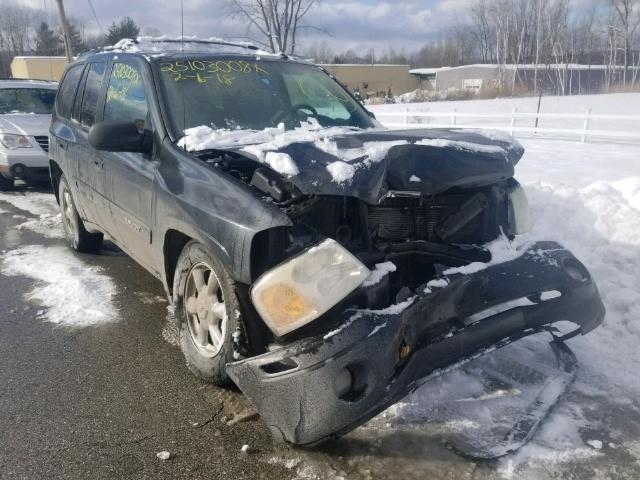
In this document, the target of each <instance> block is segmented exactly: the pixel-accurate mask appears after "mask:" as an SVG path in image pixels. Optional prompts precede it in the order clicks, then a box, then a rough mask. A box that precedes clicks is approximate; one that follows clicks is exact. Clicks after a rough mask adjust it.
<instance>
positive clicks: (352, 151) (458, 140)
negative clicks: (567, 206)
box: [238, 129, 524, 204]
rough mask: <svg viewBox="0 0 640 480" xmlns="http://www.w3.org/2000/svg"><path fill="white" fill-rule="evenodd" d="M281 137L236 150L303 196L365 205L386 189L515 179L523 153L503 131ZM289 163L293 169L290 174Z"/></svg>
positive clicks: (429, 189)
mask: <svg viewBox="0 0 640 480" xmlns="http://www.w3.org/2000/svg"><path fill="white" fill-rule="evenodd" d="M283 143H285V144H284V145H283V146H281V147H280V148H273V147H274V146H275V145H274V144H273V142H271V143H267V144H261V145H257V146H250V147H244V148H241V149H238V151H239V152H240V153H244V154H247V153H248V154H249V155H252V156H254V157H255V158H256V159H258V160H259V161H262V162H264V163H267V164H268V165H269V166H270V167H271V168H272V169H274V170H276V171H279V172H280V173H281V174H284V176H287V177H288V179H289V180H290V181H291V182H293V183H294V184H295V185H296V187H298V188H299V189H300V191H302V192H303V193H305V194H320V195H348V196H352V197H356V198H359V199H361V200H363V201H365V202H367V203H370V204H377V203H379V202H380V200H381V199H382V197H383V196H384V195H385V194H386V193H388V192H389V191H390V190H395V191H417V192H421V193H423V194H426V195H433V194H436V193H439V192H443V191H445V190H447V189H449V188H451V187H479V186H485V185H491V184H493V183H495V182H497V181H500V180H505V179H508V178H510V177H512V176H513V174H514V166H515V165H516V164H517V163H518V161H519V160H520V158H521V157H522V154H523V153H524V149H523V148H522V146H521V145H520V144H519V143H518V142H517V141H514V140H512V139H511V137H509V136H507V135H506V134H504V133H500V132H498V133H495V132H486V133H485V134H481V133H477V132H472V131H465V130H448V129H447V130H444V129H437V130H436V129H421V130H396V131H392V130H386V131H385V130H378V131H363V132H357V133H348V134H344V135H338V136H332V137H324V138H322V139H320V140H316V141H301V142H293V143H288V144H287V143H286V142H283ZM274 154H275V155H274ZM287 157H288V158H287ZM289 160H290V161H291V162H293V164H291V163H289ZM293 167H295V168H293ZM292 168H293V172H295V171H297V174H295V175H291V173H292Z"/></svg>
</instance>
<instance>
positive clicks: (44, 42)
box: [0, 0, 151, 78]
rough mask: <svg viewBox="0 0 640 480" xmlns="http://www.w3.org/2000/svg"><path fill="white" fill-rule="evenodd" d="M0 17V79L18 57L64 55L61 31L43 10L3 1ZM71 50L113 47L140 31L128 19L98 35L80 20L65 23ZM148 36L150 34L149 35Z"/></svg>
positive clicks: (7, 73) (5, 76) (77, 52)
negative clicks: (69, 37) (14, 58)
mask: <svg viewBox="0 0 640 480" xmlns="http://www.w3.org/2000/svg"><path fill="white" fill-rule="evenodd" d="M1 9H2V11H1V13H0V78H7V77H9V76H10V74H11V71H10V70H11V69H10V65H11V60H12V59H13V57H14V56H20V55H43V56H62V55H64V42H63V39H62V31H61V29H60V25H59V22H58V20H57V17H55V18H56V20H53V21H52V20H51V17H52V16H53V15H51V14H48V12H46V11H45V10H44V9H38V8H32V7H29V6H24V5H20V4H18V3H17V2H15V1H6V0H5V1H4V2H2V5H1ZM68 21H69V33H70V36H71V49H72V51H73V54H74V55H78V54H80V53H82V52H85V51H87V50H92V49H95V48H100V47H103V46H106V45H113V44H115V43H116V42H118V40H120V39H122V38H135V37H137V36H138V35H139V33H140V27H139V26H138V25H137V24H136V23H135V21H134V20H133V19H131V18H129V17H124V18H123V19H121V20H120V21H119V22H113V23H112V24H111V25H110V26H109V28H108V30H107V31H106V32H105V33H104V34H102V33H91V32H89V31H87V29H86V28H85V25H84V23H83V22H82V21H81V20H78V19H75V18H73V17H71V18H69V19H68ZM150 33H151V32H150Z"/></svg>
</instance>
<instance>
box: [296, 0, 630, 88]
mask: <svg viewBox="0 0 640 480" xmlns="http://www.w3.org/2000/svg"><path fill="white" fill-rule="evenodd" d="M461 17H462V19H461V20H459V22H458V23H457V24H455V25H452V26H450V27H447V28H446V29H445V30H443V31H442V32H440V35H439V36H438V38H437V39H434V40H432V41H430V42H427V43H425V45H424V46H423V47H421V48H419V49H417V50H415V51H413V52H409V53H407V52H404V51H400V52H398V51H397V50H394V49H393V48H390V47H388V48H387V49H385V50H384V51H375V50H374V49H369V50H367V51H364V52H357V51H354V50H346V51H341V52H335V51H333V50H332V49H331V48H330V47H329V46H328V44H327V43H326V42H320V43H316V44H314V45H310V46H309V47H308V48H307V49H306V51H305V54H306V56H308V57H311V58H314V59H316V61H319V62H323V63H401V64H409V65H411V66H412V67H414V68H417V67H441V66H458V65H466V64H473V63H485V64H487V63H488V64H497V65H499V66H501V67H503V68H500V78H499V82H500V83H501V86H504V85H510V88H512V89H513V88H515V87H516V85H517V83H518V78H519V75H520V72H519V70H518V66H521V65H524V64H536V65H552V64H553V65H565V66H569V65H570V64H574V63H580V64H586V65H603V66H604V67H605V70H604V75H605V77H606V78H605V85H606V87H608V88H611V87H615V86H623V87H630V88H637V87H639V86H640V27H639V25H640V0H601V1H599V2H598V3H594V4H592V5H590V6H587V5H585V3H584V2H574V3H571V1H570V0H473V1H472V2H471V3H470V6H469V7H468V9H467V10H466V12H465V14H464V15H461ZM506 65H510V66H512V67H511V68H508V69H507V68H504V67H506ZM513 66H515V68H514V67H513ZM568 70H569V69H568V68H567V69H565V70H564V71H563V70H562V69H561V68H557V69H556V72H555V73H554V74H555V75H560V76H561V75H568V74H569V73H568ZM557 80H558V81H559V82H562V81H564V80H566V79H563V78H558V79H557ZM536 84H537V82H536Z"/></svg>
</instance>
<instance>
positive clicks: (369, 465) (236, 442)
mask: <svg viewBox="0 0 640 480" xmlns="http://www.w3.org/2000/svg"><path fill="white" fill-rule="evenodd" d="M21 191H22V193H24V194H25V195H27V196H28V195H29V194H30V193H31V192H30V191H29V190H26V189H22V190H21ZM0 207H1V209H2V210H5V211H6V212H8V213H4V214H0V254H1V253H2V252H5V251H9V250H12V249H15V248H17V247H18V246H23V245H45V246H48V245H51V246H53V245H62V244H63V243H64V242H63V241H62V240H60V239H47V238H45V237H43V236H42V235H39V234H37V233H34V232H30V231H27V230H18V229H16V226H17V225H18V224H19V223H21V222H23V221H24V218H22V219H20V218H14V217H13V215H12V214H20V215H24V216H26V217H29V218H31V217H32V216H31V215H29V214H28V213H26V212H24V211H20V210H18V209H16V208H15V207H14V206H13V205H10V204H8V203H5V202H0ZM79 258H81V259H82V260H83V261H84V262H86V263H87V264H90V265H96V266H99V267H101V268H102V270H103V272H104V273H105V274H107V275H108V276H110V277H111V278H112V279H113V280H114V281H115V283H116V285H117V289H118V296H117V299H116V303H117V308H118V315H117V319H116V320H115V321H114V322H111V323H107V324H104V325H100V326H92V327H86V328H74V329H71V328H68V327H60V326H57V325H54V324H51V323H48V322H47V321H45V320H44V319H43V318H42V308H43V307H42V306H41V305H38V304H36V303H33V302H32V301H29V300H27V299H25V293H26V292H28V291H30V290H31V289H33V288H34V286H37V285H36V284H35V282H34V281H33V280H31V279H28V278H25V277H19V276H10V277H8V276H3V275H0V478H1V479H23V478H24V479H49V478H51V479H89V478H90V479H103V478H105V479H106V478H108V479H147V478H148V479H165V478H166V479H187V478H188V479H199V478H201V479H288V478H299V479H301V480H304V479H310V480H311V479H336V480H340V479H347V478H348V479H358V480H360V479H362V480H365V479H366V480H368V479H378V478H379V479H383V478H402V479H430V480H431V479H458V478H463V479H464V478H466V479H477V480H480V479H494V478H504V474H503V473H501V472H500V471H499V470H498V468H497V465H496V464H495V463H492V462H479V461H475V460H473V459H470V458H465V457H463V456H460V455H458V454H456V453H455V452H453V451H451V450H450V449H449V448H447V447H446V446H445V445H443V442H442V439H441V438H440V436H438V435H437V432H434V431H432V430H429V429H422V428H420V427H419V426H414V427H412V428H406V429H396V430H393V429H391V430H386V431H385V430H384V429H382V430H380V429H375V428H367V427H365V428H360V429H357V430H356V431H355V432H353V433H352V434H350V435H349V436H348V437H346V438H344V439H341V440H338V441H335V442H332V443H329V444H325V445H323V446H322V447H321V448H318V449H315V450H298V449H293V448H289V447H286V446H282V445H279V444H275V443H274V442H273V441H272V439H271V437H270V435H269V433H268V431H267V429H266V428H265V426H264V425H263V423H262V422H261V421H260V419H259V417H256V415H255V414H254V411H253V409H252V407H251V406H250V405H249V404H248V403H247V402H246V401H245V400H244V398H243V397H242V395H241V394H240V393H239V392H237V391H235V390H233V389H220V388H216V387H213V386H211V385H207V384H203V383H202V382H201V381H199V380H198V379H196V378H195V377H193V376H192V375H191V374H190V373H189V372H188V370H187V368H186V366H185V364H184V360H183V357H182V354H181V352H180V351H179V349H178V348H177V347H176V346H175V344H174V343H175V342H174V340H175V339H174V325H173V323H172V319H171V316H170V315H169V314H168V310H167V306H168V304H167V302H166V300H164V298H163V296H164V293H163V290H162V287H161V285H160V283H159V282H158V281H157V280H156V279H155V278H153V277H152V276H151V275H150V274H148V273H147V272H146V271H144V270H143V269H142V268H140V267H139V266H137V265H136V264H135V263H134V262H133V261H132V260H131V259H129V258H128V257H127V256H126V255H124V254H122V253H121V252H119V251H118V250H117V248H116V247H114V246H113V245H110V244H107V246H106V248H105V249H104V250H103V251H102V252H100V253H99V254H96V255H79ZM570 395H571V396H572V397H574V398H572V400H576V401H580V402H581V403H583V404H585V405H586V406H587V407H586V411H588V412H589V415H590V420H593V423H594V425H595V424H597V425H604V426H605V430H606V431H602V430H601V431H598V432H589V431H585V432H584V435H585V438H589V435H591V436H597V437H598V438H604V439H605V440H611V442H608V441H605V447H604V454H603V455H599V456H597V457H594V458H593V459H588V460H584V461H583V460H579V459H578V460H576V461H569V462H568V463H567V464H566V465H563V466H562V467H561V468H560V467H558V466H554V465H550V464H545V463H544V462H543V463H542V464H541V465H539V466H535V467H533V468H529V469H527V470H526V471H525V472H524V473H523V475H522V476H515V477H513V478H527V479H529V478H531V479H536V480H541V479H552V478H554V479H555V478H570V479H576V480H577V479H580V480H581V479H586V478H601V479H630V480H634V479H637V478H640V462H639V461H638V458H640V442H638V439H640V415H639V414H637V412H636V411H635V410H634V412H636V413H634V414H633V415H630V411H629V409H628V408H627V407H625V406H624V405H620V404H616V403H615V402H611V401H610V399H607V397H606V392H602V395H601V396H600V395H595V394H594V395H593V396H590V397H588V398H584V399H576V398H575V397H576V396H577V395H580V394H578V393H571V394H570ZM599 428H602V427H599ZM607 432H609V433H607ZM610 432H615V438H612V437H610V438H607V435H609V434H610ZM595 434H597V435H595ZM621 439H623V440H624V442H625V443H627V444H629V445H630V447H629V448H625V449H622V448H615V447H613V446H612V447H609V446H608V445H613V442H615V443H618V444H619V443H620V442H621ZM243 445H248V446H249V451H248V452H246V453H245V452H242V451H241V448H242V446H243ZM633 448H635V451H633ZM162 451H168V452H169V453H170V458H169V459H168V460H165V461H163V460H160V459H158V458H157V457H156V454H157V453H158V452H162Z"/></svg>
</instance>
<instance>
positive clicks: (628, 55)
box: [610, 0, 640, 85]
mask: <svg viewBox="0 0 640 480" xmlns="http://www.w3.org/2000/svg"><path fill="white" fill-rule="evenodd" d="M610 1H611V5H612V6H613V8H614V10H615V12H616V14H617V17H618V28H619V31H620V33H621V35H622V42H623V47H622V52H623V62H624V64H623V71H622V83H623V84H624V85H626V84H627V77H628V73H629V64H630V62H633V51H632V39H633V37H634V36H635V34H636V30H637V29H638V25H640V0H610Z"/></svg>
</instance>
